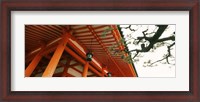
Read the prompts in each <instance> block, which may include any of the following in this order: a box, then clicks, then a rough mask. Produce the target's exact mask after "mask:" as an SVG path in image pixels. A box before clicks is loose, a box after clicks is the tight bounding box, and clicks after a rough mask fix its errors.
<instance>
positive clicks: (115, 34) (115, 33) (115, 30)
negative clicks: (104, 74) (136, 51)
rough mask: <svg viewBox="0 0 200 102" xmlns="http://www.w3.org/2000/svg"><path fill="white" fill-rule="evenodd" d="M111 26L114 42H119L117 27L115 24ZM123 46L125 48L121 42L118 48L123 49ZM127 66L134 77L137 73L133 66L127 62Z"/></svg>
mask: <svg viewBox="0 0 200 102" xmlns="http://www.w3.org/2000/svg"><path fill="white" fill-rule="evenodd" d="M111 27H112V28H114V31H113V36H115V37H114V38H115V40H116V42H119V40H120V39H121V36H120V33H119V31H118V30H117V29H118V28H117V27H116V25H112V26H111ZM124 48H125V47H124V46H123V45H122V44H121V46H120V50H124ZM125 56H128V54H127V53H126V54H125ZM127 64H128V63H127ZM128 66H129V69H130V71H131V74H132V75H133V76H134V77H136V76H137V74H136V71H135V70H133V66H132V65H130V64H128Z"/></svg>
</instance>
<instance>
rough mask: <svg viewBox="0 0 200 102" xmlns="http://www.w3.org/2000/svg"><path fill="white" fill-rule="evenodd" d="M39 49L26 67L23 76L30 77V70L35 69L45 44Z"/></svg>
mask: <svg viewBox="0 0 200 102" xmlns="http://www.w3.org/2000/svg"><path fill="white" fill-rule="evenodd" d="M41 49H42V50H41V51H40V52H39V53H38V54H37V55H36V56H35V57H34V58H33V60H32V61H31V63H30V64H29V65H28V67H27V68H26V70H25V77H30V76H31V74H32V72H33V71H34V70H35V68H36V66H37V65H38V63H39V62H40V60H41V58H42V54H41V53H42V52H43V51H44V49H45V45H42V47H41Z"/></svg>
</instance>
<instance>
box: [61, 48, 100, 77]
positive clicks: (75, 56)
mask: <svg viewBox="0 0 200 102" xmlns="http://www.w3.org/2000/svg"><path fill="white" fill-rule="evenodd" d="M65 51H66V52H68V53H69V54H70V55H71V56H72V57H74V58H75V59H76V60H77V61H79V62H80V63H82V64H84V65H85V64H86V61H85V60H83V59H82V58H81V57H80V56H79V55H77V54H76V53H75V52H73V51H72V50H71V49H70V48H68V47H65ZM89 69H90V70H91V71H92V72H94V73H95V74H97V75H98V76H101V73H99V72H98V71H97V70H96V69H95V68H94V67H92V66H91V65H89Z"/></svg>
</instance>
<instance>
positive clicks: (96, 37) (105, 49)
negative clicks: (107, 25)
mask: <svg viewBox="0 0 200 102" xmlns="http://www.w3.org/2000/svg"><path fill="white" fill-rule="evenodd" d="M87 27H88V28H89V29H90V31H91V32H92V34H93V35H94V37H95V39H96V40H97V41H98V42H99V43H100V45H101V46H102V48H103V49H104V51H105V52H106V54H107V55H108V57H109V59H111V61H112V62H113V63H114V64H115V65H116V66H117V68H118V70H119V71H120V73H121V74H122V75H123V76H125V74H124V72H123V71H122V70H121V68H120V67H119V65H118V64H117V63H116V61H115V60H114V59H113V58H112V57H111V55H110V53H109V51H108V50H107V48H105V45H104V44H103V43H102V41H101V40H100V39H99V37H98V36H97V34H96V32H95V31H94V29H93V28H92V27H91V26H87Z"/></svg>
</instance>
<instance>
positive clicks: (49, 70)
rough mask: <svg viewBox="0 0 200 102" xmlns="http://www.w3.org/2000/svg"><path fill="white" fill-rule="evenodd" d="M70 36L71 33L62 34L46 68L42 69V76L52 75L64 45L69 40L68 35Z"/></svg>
mask: <svg viewBox="0 0 200 102" xmlns="http://www.w3.org/2000/svg"><path fill="white" fill-rule="evenodd" d="M70 36H71V34H70V33H69V32H67V33H65V34H64V35H63V36H62V40H61V42H60V44H59V45H58V47H57V49H56V51H55V52H54V55H53V57H52V58H51V60H50V62H49V64H48V66H47V68H46V70H45V71H44V73H43V75H42V77H52V76H53V73H54V71H55V69H56V67H57V64H58V62H59V60H60V57H61V55H62V53H63V51H64V49H65V46H66V44H67V42H68V40H69V37H70Z"/></svg>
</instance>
